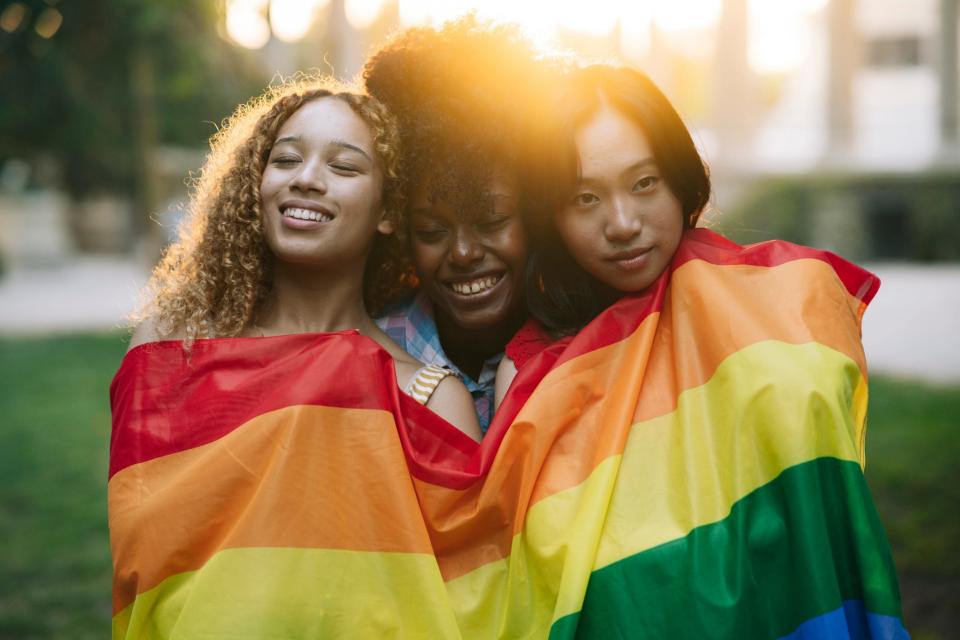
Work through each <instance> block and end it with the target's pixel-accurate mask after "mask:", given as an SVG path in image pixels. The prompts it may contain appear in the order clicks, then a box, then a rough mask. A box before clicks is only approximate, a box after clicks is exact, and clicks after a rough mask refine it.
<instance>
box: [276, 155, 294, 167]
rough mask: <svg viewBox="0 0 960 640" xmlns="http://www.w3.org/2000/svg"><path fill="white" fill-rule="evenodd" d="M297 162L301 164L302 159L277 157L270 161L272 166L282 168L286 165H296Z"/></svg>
mask: <svg viewBox="0 0 960 640" xmlns="http://www.w3.org/2000/svg"><path fill="white" fill-rule="evenodd" d="M297 162H300V158H298V157H297V156H277V157H275V158H273V159H272V160H271V161H270V163H271V164H275V165H278V166H281V167H282V166H285V165H291V164H296V163H297Z"/></svg>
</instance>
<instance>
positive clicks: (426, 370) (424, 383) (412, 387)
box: [403, 364, 453, 405]
mask: <svg viewBox="0 0 960 640" xmlns="http://www.w3.org/2000/svg"><path fill="white" fill-rule="evenodd" d="M449 375H453V371H451V370H450V369H446V368H444V367H441V366H438V365H435V364H428V365H426V366H424V367H420V368H419V369H418V370H417V372H416V373H415V374H413V377H412V378H410V382H408V383H407V386H406V387H405V388H404V389H403V392H404V393H405V394H407V395H408V396H410V397H411V398H413V399H414V400H416V401H417V402H419V403H420V404H422V405H426V404H427V402H429V400H430V396H432V395H433V392H434V391H436V389H437V385H439V384H440V382H441V381H442V380H443V379H444V378H446V377H447V376H449Z"/></svg>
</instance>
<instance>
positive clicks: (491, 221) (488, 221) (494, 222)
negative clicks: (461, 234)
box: [476, 214, 513, 231]
mask: <svg viewBox="0 0 960 640" xmlns="http://www.w3.org/2000/svg"><path fill="white" fill-rule="evenodd" d="M512 218H513V216H511V215H509V214H499V215H498V214H494V215H492V216H488V217H485V218H483V219H481V220H478V221H477V223H476V227H477V229H478V230H480V231H496V230H497V229H500V228H501V227H503V226H505V225H506V224H507V223H508V222H510V220H511V219H512Z"/></svg>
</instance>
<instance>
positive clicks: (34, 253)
mask: <svg viewBox="0 0 960 640" xmlns="http://www.w3.org/2000/svg"><path fill="white" fill-rule="evenodd" d="M711 3H712V5H713V6H714V7H715V13H714V14H712V16H711V17H710V18H709V19H704V20H700V21H699V22H698V21H696V20H689V17H690V16H687V18H688V20H687V24H686V26H679V27H677V26H676V25H673V26H671V25H670V24H669V23H667V22H665V21H661V20H658V19H652V18H650V17H649V16H647V17H646V19H645V20H644V19H641V20H639V21H638V19H637V16H641V17H642V16H643V13H642V11H640V12H637V11H635V12H634V13H632V14H630V15H626V14H624V15H617V14H616V11H617V9H616V8H615V7H616V3H604V1H603V0H599V1H598V3H597V4H596V7H594V8H595V9H596V10H597V11H600V10H601V9H603V7H606V8H607V9H609V10H610V11H612V12H613V13H611V16H612V19H611V21H610V22H609V25H608V27H603V26H602V25H601V30H600V31H597V30H596V29H595V30H593V31H589V32H588V31H583V30H578V29H576V28H571V27H569V26H563V25H560V26H559V27H558V28H557V29H556V30H555V33H553V37H552V42H551V43H550V44H551V45H552V46H554V47H556V48H559V49H573V50H574V51H576V52H579V53H581V54H583V55H585V56H588V57H592V58H600V59H620V60H623V61H626V62H628V63H631V64H635V65H637V66H639V67H640V68H642V69H644V70H646V71H647V72H648V73H650V74H651V76H653V77H654V79H655V80H657V81H658V83H659V84H660V85H661V86H662V87H663V88H664V90H665V92H666V93H667V94H668V95H669V96H670V97H671V98H672V99H673V100H674V101H675V103H676V104H677V105H678V107H679V109H680V111H681V113H682V114H683V115H684V117H685V118H686V119H687V121H688V122H689V123H690V124H691V126H692V128H693V129H694V131H695V135H696V137H697V139H698V142H699V144H700V146H701V148H702V150H703V151H704V154H705V156H706V157H707V159H708V162H709V164H710V165H711V168H712V170H713V175H714V179H715V185H716V192H717V193H716V197H715V209H716V211H715V214H716V215H715V216H714V218H715V219H716V221H717V223H718V224H719V226H720V228H721V229H722V230H723V231H725V232H727V233H730V234H732V235H734V236H735V237H737V236H738V234H739V237H737V239H740V240H745V241H750V240H759V239H763V238H764V237H772V236H780V237H787V238H789V239H793V240H796V241H799V242H806V243H809V244H815V245H819V246H824V247H827V248H832V249H835V250H837V251H840V252H841V253H845V254H847V255H850V256H851V257H854V258H860V259H863V258H873V257H877V258H881V259H883V258H896V259H932V260H944V259H954V260H956V259H960V247H958V246H957V245H958V244H960V242H958V234H957V232H954V233H953V234H952V235H951V234H950V233H946V234H945V233H942V232H943V230H944V228H945V227H950V226H951V224H952V226H953V227H957V226H960V225H956V224H955V223H956V222H957V212H958V211H960V186H958V182H960V177H958V176H960V133H958V128H960V125H958V122H960V107H958V102H960V98H958V93H960V90H958V75H960V71H958V35H957V34H958V29H960V16H958V13H960V9H958V7H960V0H790V1H789V2H788V1H784V2H780V1H779V0H778V1H777V2H772V1H771V0H710V1H708V0H699V1H698V2H693V1H692V0H691V1H690V2H689V3H688V4H689V5H690V9H689V11H691V12H693V11H697V10H698V7H700V9H699V10H701V11H703V10H704V9H703V7H708V6H711ZM198 4H204V3H198ZM429 4H430V3H422V2H420V3H416V2H413V1H412V0H385V1H381V2H377V1H374V0H362V1H361V0H315V1H314V2H313V3H312V4H311V3H310V2H306V3H302V2H301V3H297V2H290V1H289V0H244V1H241V0H223V1H222V2H219V3H217V6H218V7H219V10H220V13H219V17H218V18H217V20H218V26H217V33H218V34H219V35H217V34H210V36H209V37H210V38H213V39H218V40H221V41H231V38H233V40H232V45H231V46H233V47H234V51H235V55H236V56H237V57H243V58H245V59H249V60H250V61H251V64H252V66H253V67H254V68H256V69H257V70H258V73H259V75H260V77H261V79H262V83H263V84H266V83H267V82H269V81H271V79H274V80H275V79H276V77H277V76H278V74H279V75H281V76H283V75H290V74H292V73H294V72H296V71H298V70H309V69H319V70H321V71H327V72H331V73H334V74H335V75H339V76H341V77H344V78H350V77H352V76H354V75H355V74H356V73H357V72H358V71H359V69H360V67H361V66H362V63H363V60H364V58H365V57H366V55H367V53H368V52H369V50H370V49H371V47H372V46H374V45H375V44H376V43H378V42H380V41H382V40H383V39H384V38H386V37H387V36H388V35H389V33H390V32H391V31H392V30H394V29H396V28H397V27H398V26H404V25H406V24H409V23H410V21H411V20H413V21H418V20H419V21H423V20H426V21H429V20H431V19H433V20H434V21H436V20H439V19H440V18H442V17H444V16H445V17H450V16H452V15H456V14H458V13H461V12H462V11H463V10H464V9H465V8H467V4H468V3H459V4H463V7H460V6H459V4H458V3H457V2H449V3H445V4H444V12H442V13H441V14H437V15H435V16H433V15H432V14H430V12H429V11H426V10H425V9H424V7H426V6H427V5H429ZM496 4H498V6H499V4H502V3H496ZM532 4H534V5H536V4H537V3H532ZM561 4H562V3H561ZM581 4H583V3H581ZM641 4H642V3H641ZM660 4H662V3H647V4H646V5H644V6H646V7H647V8H648V9H649V10H650V11H651V12H652V11H653V10H654V7H655V6H658V9H657V10H660V8H659V5H660ZM676 4H677V6H680V5H684V2H677V3H676ZM306 5H310V6H311V7H312V8H310V9H309V10H308V11H307V13H302V12H303V11H304V9H303V7H304V6H306ZM415 5H416V6H417V7H419V10H420V13H419V14H417V13H416V12H415V11H413V8H416V7H415ZM420 5H423V6H420ZM608 5H609V6H608ZM431 6H432V5H431ZM477 6H478V8H482V7H483V6H485V3H478V4H477ZM537 6H539V5H537ZM790 6H793V7H795V10H794V12H793V13H790V12H789V11H786V9H785V8H786V7H790ZM796 7H800V8H799V9H797V8H796ZM361 9H362V10H363V11H365V12H366V13H365V14H364V15H362V16H360V17H359V18H358V15H360V13H363V11H361ZM541 9H542V10H543V11H550V10H551V8H550V7H549V6H547V5H546V4H544V5H543V6H542V7H541ZM433 10H436V7H434V9H433ZM771 10H774V11H781V12H782V13H780V14H778V15H779V18H777V17H776V16H775V17H774V19H770V14H769V12H770V11H771ZM231 11H234V12H235V13H231ZM296 11H300V12H301V13H300V14H297V13H296ZM764 11H766V12H768V13H767V14H766V18H764V15H765V14H764V13H763V12H764ZM244 12H246V13H244ZM284 12H287V13H284ZM291 12H293V13H291ZM358 12H360V13H358ZM435 12H436V11H435ZM481 15H483V14H482V13H481ZM651 15H652V14H651ZM676 15H680V14H676V13H675V14H674V17H676ZM411 16H413V17H412V18H411ZM508 17H509V16H508ZM69 18H70V16H69V15H68V16H67V19H69ZM231 21H232V22H231ZM243 21H246V22H243ZM0 22H2V21H0ZM66 24H68V25H69V23H66ZM237 24H241V26H243V25H246V28H247V31H246V34H247V35H246V36H245V37H246V38H247V40H246V41H245V42H244V45H243V46H240V44H239V43H238V42H237V39H236V37H235V36H231V35H230V34H231V33H232V32H230V29H231V28H232V27H236V25H237ZM527 26H529V25H527ZM4 28H6V27H4ZM18 28H19V27H18ZM603 29H606V30H605V31H604V30H603ZM21 30H22V29H21ZM0 35H3V34H0ZM13 35H16V33H14V34H13ZM791 42H792V43H793V44H794V45H795V46H794V49H793V59H791V60H788V61H787V62H788V63H789V64H785V65H781V66H778V63H777V59H776V58H777V56H778V55H780V56H782V55H783V54H784V52H785V51H787V50H788V49H789V45H790V44H791ZM758 43H759V44H760V46H758ZM764 43H767V44H768V45H770V46H768V48H767V49H766V50H765V49H764V48H763V46H762V45H763V44H764ZM154 73H159V71H154ZM133 75H136V76H137V77H138V78H139V77H140V76H141V75H142V74H136V73H135V74H133ZM134 84H135V85H138V86H140V88H139V89H137V91H136V92H134V93H135V95H134V96H133V97H132V99H133V98H135V100H134V101H139V103H140V104H141V105H143V104H149V103H150V101H151V100H153V101H154V102H160V98H162V96H156V95H152V96H151V95H150V94H149V92H147V93H146V94H145V93H144V91H143V89H142V84H143V82H142V78H141V79H140V80H138V82H136V83H134ZM154 84H156V85H158V86H159V85H160V84H161V83H160V82H159V81H156V82H154ZM135 88H136V87H135ZM151 90H152V91H154V92H156V91H158V90H159V89H156V88H153V89H151ZM198 90H199V89H198ZM153 110H154V111H156V109H155V108H154V109H153ZM140 111H147V112H149V111H151V109H145V110H144V109H140ZM224 115H226V114H225V113H222V114H219V115H214V114H211V120H213V121H216V120H219V118H220V117H223V116H224ZM163 116H164V114H162V113H161V114H159V117H163ZM148 124H149V123H148ZM151 127H152V128H154V129H157V128H158V127H156V125H151ZM151 127H147V129H150V128H151ZM159 129H162V127H159ZM210 132H211V133H212V130H211V131H210ZM142 137H143V136H137V138H138V139H139V138H142ZM150 138H151V139H150V140H147V141H146V142H144V141H142V140H141V141H140V142H142V143H143V144H140V143H138V144H139V146H144V144H146V145H147V146H148V147H149V148H148V149H146V150H145V151H143V152H142V153H140V154H139V157H142V158H144V160H143V161H142V163H140V164H142V166H143V168H142V170H138V171H139V173H138V176H137V179H136V180H135V181H134V183H133V184H134V185H135V186H136V185H139V186H137V188H136V192H135V193H124V192H111V193H103V192H100V193H96V194H93V195H91V196H89V197H85V198H84V199H83V201H82V202H71V201H70V199H69V198H67V197H66V196H65V195H64V194H63V193H62V192H61V191H59V190H58V189H57V187H56V180H44V179H42V177H43V175H46V174H49V175H54V176H55V175H56V173H57V172H56V168H55V167H53V168H52V169H51V168H50V167H49V166H47V167H45V166H43V162H41V163H40V165H38V164H37V163H36V162H32V163H26V162H25V161H24V159H22V158H17V157H4V156H3V154H2V153H0V163H2V166H0V238H2V241H0V256H3V259H5V260H6V261H7V262H12V263H21V262H25V263H42V262H45V261H56V260H58V259H62V258H63V256H67V255H70V254H71V253H73V252H76V251H81V252H83V251H88V252H89V251H92V252H108V253H111V252H112V253H130V252H132V251H136V250H137V249H138V247H139V248H142V247H143V244H144V243H143V239H144V238H143V236H144V234H145V233H146V234H147V236H149V237H148V239H152V241H153V242H154V244H156V242H157V241H159V242H163V241H169V240H170V239H172V237H173V236H174V234H175V230H176V223H177V220H178V219H179V217H180V215H181V214H182V207H179V206H178V203H182V202H183V201H184V200H185V198H186V191H185V187H184V177H185V176H186V175H187V174H188V173H189V172H190V171H195V170H196V169H197V168H198V166H199V164H200V162H201V161H202V158H203V149H202V145H203V143H204V141H203V140H197V141H196V147H194V148H185V147H183V146H182V144H181V143H176V144H171V143H170V141H167V140H164V139H163V136H162V134H158V133H157V132H156V131H153V133H152V135H151V136H150ZM44 162H46V164H47V165H49V164H50V162H49V160H44ZM31 173H32V175H33V176H34V178H35V177H36V176H40V177H41V179H39V180H37V179H34V178H29V177H26V178H25V177H24V176H25V175H28V176H29V174H31ZM27 183H30V184H32V185H33V188H24V187H23V185H24V184H27ZM147 196H149V197H147ZM38 209H39V210H43V211H45V213H43V214H36V215H31V216H25V215H24V214H23V211H26V210H31V211H37V210H38ZM158 229H159V232H158V231H157V230H158ZM931 247H932V248H931Z"/></svg>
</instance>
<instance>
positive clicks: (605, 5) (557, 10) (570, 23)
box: [549, 0, 620, 36]
mask: <svg viewBox="0 0 960 640" xmlns="http://www.w3.org/2000/svg"><path fill="white" fill-rule="evenodd" d="M619 5H620V3H618V2H616V0H589V1H584V0H579V1H577V0H574V1H572V2H571V1H567V2H557V3H556V4H554V5H553V7H552V8H551V9H550V10H549V11H550V13H552V14H553V18H554V20H556V21H557V22H558V23H559V24H560V25H561V26H562V27H564V28H565V29H569V30H570V31H578V32H580V33H584V34H587V35H592V36H602V35H605V34H608V33H610V32H611V31H613V28H614V27H615V26H616V24H617V14H618V13H619V9H620V7H619Z"/></svg>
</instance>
